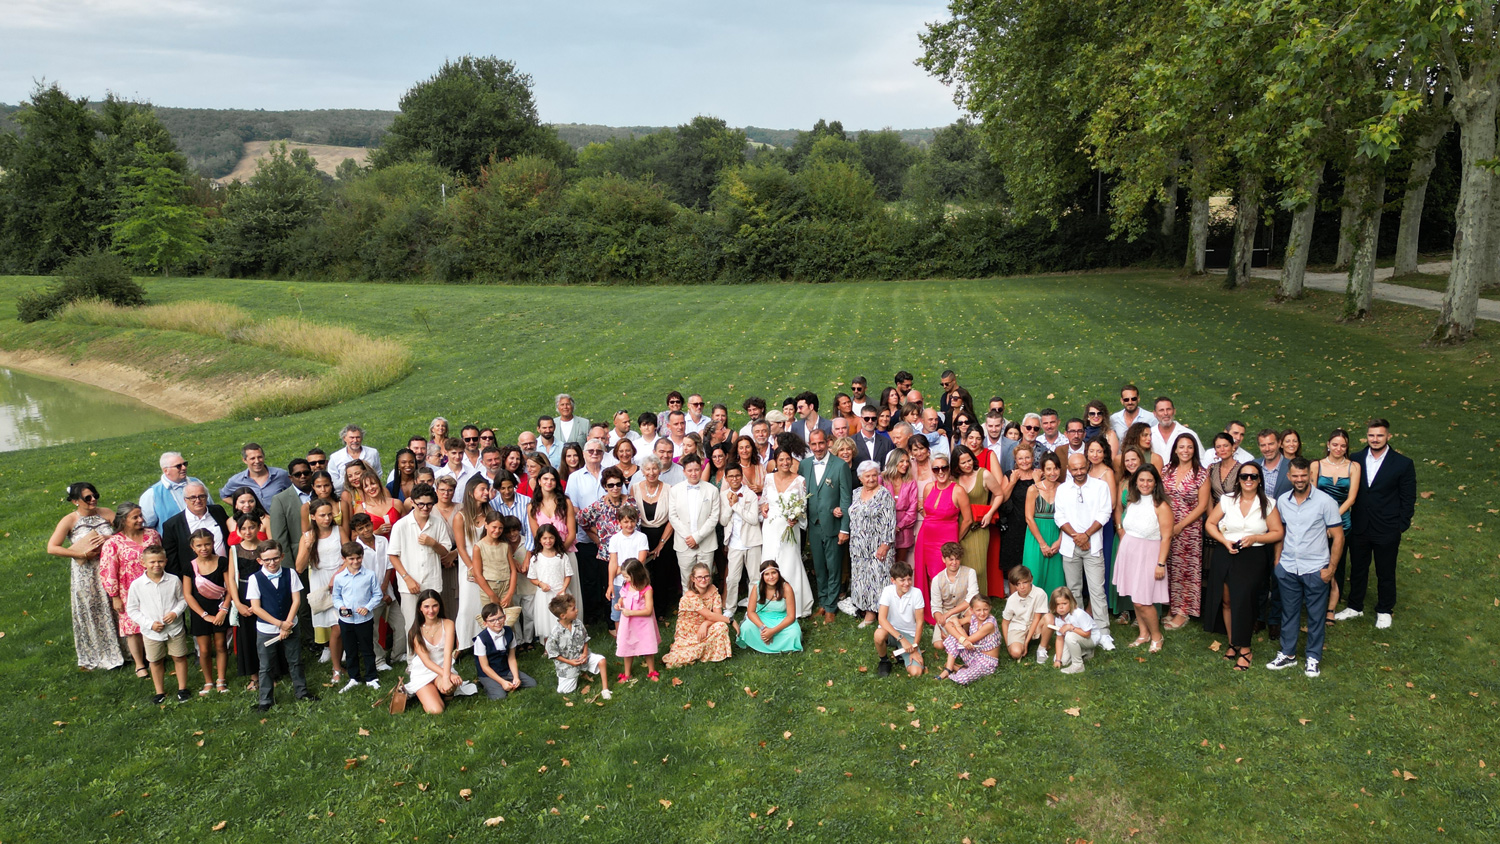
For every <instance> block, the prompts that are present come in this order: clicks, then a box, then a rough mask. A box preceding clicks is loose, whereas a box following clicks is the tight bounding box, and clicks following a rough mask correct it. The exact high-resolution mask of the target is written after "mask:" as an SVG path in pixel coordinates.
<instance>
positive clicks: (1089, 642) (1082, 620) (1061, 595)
mask: <svg viewBox="0 0 1500 844" xmlns="http://www.w3.org/2000/svg"><path fill="white" fill-rule="evenodd" d="M1047 624H1048V625H1049V626H1050V627H1051V628H1052V629H1053V630H1054V631H1056V633H1057V656H1055V657H1053V658H1052V665H1053V667H1056V668H1061V669H1062V673H1064V674H1082V673H1083V661H1084V660H1085V659H1088V658H1089V657H1091V656H1093V655H1094V647H1095V645H1096V644H1097V642H1096V641H1095V639H1094V617H1093V616H1091V615H1089V614H1088V613H1087V612H1084V610H1083V609H1082V608H1081V607H1079V606H1078V600H1077V599H1076V598H1074V597H1073V591H1072V590H1071V589H1069V588H1068V587H1066V586H1059V587H1057V588H1056V589H1053V590H1052V614H1051V615H1049V616H1048V617H1047Z"/></svg>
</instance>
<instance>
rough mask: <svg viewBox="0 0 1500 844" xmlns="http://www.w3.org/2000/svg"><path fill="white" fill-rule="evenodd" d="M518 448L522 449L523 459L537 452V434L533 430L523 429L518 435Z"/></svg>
mask: <svg viewBox="0 0 1500 844" xmlns="http://www.w3.org/2000/svg"><path fill="white" fill-rule="evenodd" d="M516 448H519V449H520V450H521V457H522V459H525V458H526V457H527V456H529V455H532V454H535V453H536V434H535V433H533V432H531V431H522V432H521V433H520V434H519V435H518V436H517V437H516Z"/></svg>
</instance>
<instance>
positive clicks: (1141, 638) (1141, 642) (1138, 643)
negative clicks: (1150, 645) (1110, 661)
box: [1130, 636, 1151, 648]
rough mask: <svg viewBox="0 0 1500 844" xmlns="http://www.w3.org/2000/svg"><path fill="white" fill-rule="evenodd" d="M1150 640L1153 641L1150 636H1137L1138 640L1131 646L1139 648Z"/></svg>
mask: <svg viewBox="0 0 1500 844" xmlns="http://www.w3.org/2000/svg"><path fill="white" fill-rule="evenodd" d="M1149 641H1151V637H1150V636H1138V637H1136V640H1135V641H1134V642H1131V643H1130V647H1132V648H1139V647H1140V646H1141V645H1144V644H1146V643H1147V642H1149Z"/></svg>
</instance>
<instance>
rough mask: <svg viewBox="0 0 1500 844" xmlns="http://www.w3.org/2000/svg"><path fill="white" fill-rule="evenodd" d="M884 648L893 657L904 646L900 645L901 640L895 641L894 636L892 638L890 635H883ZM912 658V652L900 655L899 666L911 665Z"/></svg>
mask: <svg viewBox="0 0 1500 844" xmlns="http://www.w3.org/2000/svg"><path fill="white" fill-rule="evenodd" d="M907 638H910V637H907ZM885 647H886V650H887V652H888V653H890V654H891V655H892V656H894V655H895V653H896V651H899V650H901V649H902V648H904V647H906V646H905V645H903V644H901V640H900V639H897V638H896V637H895V636H892V635H891V634H889V633H887V634H885ZM914 656H915V655H914V654H913V653H912V651H907V652H906V653H904V654H902V655H901V664H902V665H911V664H912V661H913V658H914Z"/></svg>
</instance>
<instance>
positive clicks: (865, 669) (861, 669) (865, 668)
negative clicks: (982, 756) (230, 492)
mask: <svg viewBox="0 0 1500 844" xmlns="http://www.w3.org/2000/svg"><path fill="white" fill-rule="evenodd" d="M1495 606H1497V607H1500V598H1496V599H1495ZM4 635H5V634H4V633H0V636H4ZM869 670H870V669H869V667H868V666H864V665H861V666H860V667H859V673H861V674H864V673H866V672H868V671H869Z"/></svg>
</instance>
